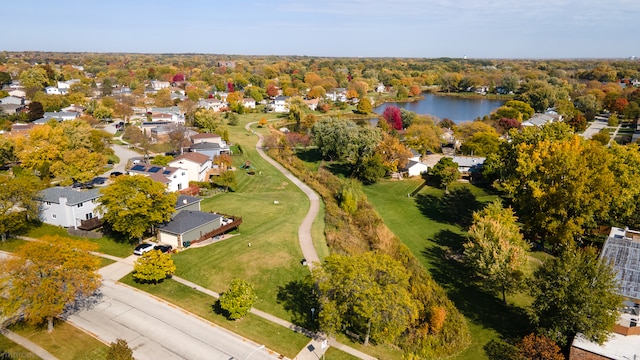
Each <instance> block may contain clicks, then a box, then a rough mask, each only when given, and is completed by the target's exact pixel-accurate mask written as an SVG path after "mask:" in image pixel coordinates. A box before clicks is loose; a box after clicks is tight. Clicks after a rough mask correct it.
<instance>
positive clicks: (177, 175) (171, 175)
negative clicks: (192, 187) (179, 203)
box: [127, 164, 189, 191]
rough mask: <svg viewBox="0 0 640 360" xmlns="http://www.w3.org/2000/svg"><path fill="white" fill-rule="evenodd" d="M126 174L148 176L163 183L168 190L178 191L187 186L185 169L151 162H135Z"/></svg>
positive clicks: (187, 180)
mask: <svg viewBox="0 0 640 360" xmlns="http://www.w3.org/2000/svg"><path fill="white" fill-rule="evenodd" d="M127 174H128V175H144V176H148V177H150V178H151V179H153V180H154V181H157V182H161V183H163V184H165V186H166V187H167V190H169V191H179V190H182V189H186V188H187V187H189V179H188V178H187V170H186V169H181V168H175V167H171V166H160V165H153V164H135V165H133V166H132V167H131V168H130V169H129V170H127Z"/></svg>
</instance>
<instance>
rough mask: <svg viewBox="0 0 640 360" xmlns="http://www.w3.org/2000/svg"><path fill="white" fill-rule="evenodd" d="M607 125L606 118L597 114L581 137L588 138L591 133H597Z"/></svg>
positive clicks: (590, 136)
mask: <svg viewBox="0 0 640 360" xmlns="http://www.w3.org/2000/svg"><path fill="white" fill-rule="evenodd" d="M606 127H607V119H606V118H603V117H600V116H597V117H596V119H595V120H593V122H592V123H591V125H589V127H588V128H587V130H585V131H584V132H583V133H582V137H584V138H585V139H587V140H589V139H591V138H592V137H593V135H595V134H597V133H598V132H599V131H600V130H602V129H604V128H606Z"/></svg>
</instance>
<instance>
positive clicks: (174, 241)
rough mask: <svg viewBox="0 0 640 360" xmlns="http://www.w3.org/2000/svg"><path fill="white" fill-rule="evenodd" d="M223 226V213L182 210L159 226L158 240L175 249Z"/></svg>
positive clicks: (186, 245)
mask: <svg viewBox="0 0 640 360" xmlns="http://www.w3.org/2000/svg"><path fill="white" fill-rule="evenodd" d="M221 226H222V215H219V214H213V213H208V212H202V211H193V210H182V211H180V212H179V213H178V214H176V216H174V217H173V219H171V221H169V222H168V223H166V224H163V225H160V226H158V241H159V242H161V243H164V244H169V245H171V246H173V247H174V248H175V249H180V248H183V247H188V246H189V245H190V244H191V243H192V242H196V241H198V240H200V239H201V238H202V237H204V236H206V235H207V234H208V233H211V232H212V231H214V230H216V229H218V228H220V227H221Z"/></svg>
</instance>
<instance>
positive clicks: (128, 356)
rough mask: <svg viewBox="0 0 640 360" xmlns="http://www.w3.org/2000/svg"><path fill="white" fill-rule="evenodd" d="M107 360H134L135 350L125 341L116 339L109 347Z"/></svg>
mask: <svg viewBox="0 0 640 360" xmlns="http://www.w3.org/2000/svg"><path fill="white" fill-rule="evenodd" d="M107 360H134V357H133V350H131V348H130V347H129V344H127V341H126V340H124V339H116V341H115V342H112V343H111V344H110V345H109V352H108V353H107Z"/></svg>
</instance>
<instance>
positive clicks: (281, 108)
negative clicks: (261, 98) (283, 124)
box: [269, 96, 289, 113]
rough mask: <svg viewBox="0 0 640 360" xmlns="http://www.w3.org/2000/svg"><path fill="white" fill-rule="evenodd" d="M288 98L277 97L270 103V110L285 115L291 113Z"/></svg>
mask: <svg viewBox="0 0 640 360" xmlns="http://www.w3.org/2000/svg"><path fill="white" fill-rule="evenodd" d="M288 100H289V97H288V96H276V97H275V98H274V99H273V100H272V101H271V102H270V103H269V109H270V110H271V111H273V112H277V113H285V112H288V111H289V104H288Z"/></svg>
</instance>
